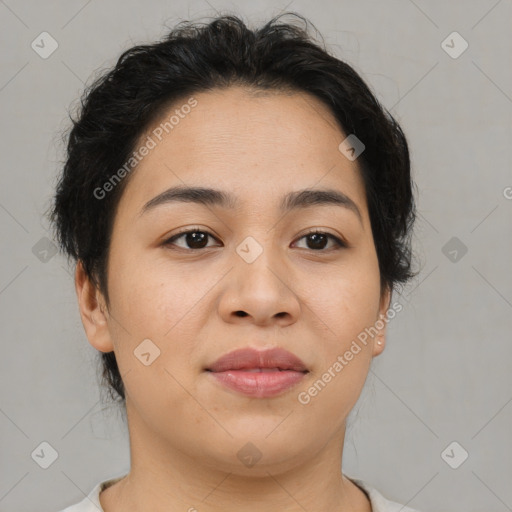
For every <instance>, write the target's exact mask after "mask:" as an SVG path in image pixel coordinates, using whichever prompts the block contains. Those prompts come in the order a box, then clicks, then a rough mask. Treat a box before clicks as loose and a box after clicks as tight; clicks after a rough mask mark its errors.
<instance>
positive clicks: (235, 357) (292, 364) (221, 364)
mask: <svg viewBox="0 0 512 512" xmlns="http://www.w3.org/2000/svg"><path fill="white" fill-rule="evenodd" d="M260 369H261V370H263V371H266V370H274V371H275V370H281V371H285V370H293V371H296V372H307V371H308V369H307V368H306V365H305V364H304V362H303V361H302V360H301V359H300V358H299V357H297V356H296V355H295V354H292V353H291V352H288V350H285V349H283V348H272V349H268V350H263V351H259V350H255V349H251V348H242V349H238V350H234V351H233V352H229V353H228V354H225V355H223V356H222V357H221V358H219V359H217V361H215V363H213V364H212V365H211V366H210V367H208V368H206V370H207V371H211V372H225V371H227V370H251V371H258V370H260Z"/></svg>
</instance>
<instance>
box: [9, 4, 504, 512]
mask: <svg viewBox="0 0 512 512" xmlns="http://www.w3.org/2000/svg"><path fill="white" fill-rule="evenodd" d="M217 10H218V11H222V12H225V11H226V10H228V11H230V12H235V13H238V14H241V15H243V16H244V18H245V19H246V20H249V21H250V22H251V23H253V24H255V25H259V24H260V23H261V22H263V21H265V20H267V19H268V18H269V17H270V16H271V15H275V14H278V13H279V12H281V11H283V10H292V11H296V12H298V13H300V14H303V15H305V16H306V17H308V18H309V19H310V20H311V21H312V22H313V23H314V24H315V26H316V27H317V29H318V30H319V32H320V33H321V34H322V35H323V37H324V39H325V43H326V44H327V45H328V47H330V48H331V49H332V51H334V52H335V53H336V55H337V56H338V57H340V58H343V59H345V60H347V61H348V62H349V63H350V64H352V65H353V66H354V67H355V68H356V70H358V71H359V72H360V73H361V74H362V76H363V78H365V79H366V80H367V81H368V83H369V84H370V85H371V86H372V88H373V89H374V91H375V93H376V94H377V96H378V98H379V99H380V100H381V101H382V102H383V104H384V105H385V106H386V107H387V108H388V109H390V110H391V112H392V113H393V114H394V115H395V116H396V117H397V119H398V120H399V122H400V123H401V124H402V127H403V128H404V130H405V132H406V134H407V135H408V138H409V142H410V146H411V152H412V163H413V172H414V178H415V180H416V182H417V184H418V188H419V191H420V194H419V197H418V213H419V218H418V222H417V225H416V229H415V234H414V244H415V251H416V254H417V258H418V262H419V265H420V266H421V273H420V275H419V276H418V278H417V279H416V280H415V281H414V282H412V283H411V284H410V285H409V286H408V287H407V288H406V289H405V290H404V291H403V293H402V294H401V295H395V296H394V300H399V301H400V302H401V303H402V304H403V305H404V310H403V311H402V312H401V313H400V314H399V315H398V316H397V317H396V318H395V319H394V320H393V321H392V322H391V324H390V325H389V331H388V332H389V336H388V346H387V348H386V350H385V352H384V354H383V355H382V356H380V357H379V358H377V359H376V360H375V361H374V365H373V367H372V371H371V373H370V375H369V378H368V381H367V384H366V387H365V390H364V391H363V395H362V397H361V399H360V401H359V402H358V405H357V406H356V408H355V410H354V411H353V415H352V416H351V423H350V428H349V431H348V434H347V440H346V445H345V454H344V472H345V473H346V474H348V475H349V476H353V477H358V478H362V479H364V480H366V481H368V482H369V483H371V484H372V485H374V486H375V487H377V488H378V489H379V490H380V491H381V492H382V493H383V494H384V495H385V496H387V497H388V498H390V499H393V500H396V501H399V502H401V503H408V504H409V506H412V507H415V508H418V509H420V510H421V511H422V512H427V511H454V512H456V511H460V512H462V511H464V512H473V511H483V510H485V511H486V512H492V511H495V512H502V511H506V510H512V486H510V482H511V479H512V440H511V425H512V403H511V402H512V377H511V371H510V363H511V361H512V359H511V356H512V343H511V341H512V340H511V334H510V333H511V328H512V320H511V317H512V273H511V271H510V263H511V261H512V258H511V256H512V242H511V239H512V237H511V235H512V199H511V197H512V189H511V188H507V187H512V172H511V169H512V166H511V156H510V155H511V151H510V145H511V140H512V138H511V135H512V133H511V132H512V123H511V119H512V72H511V64H510V62H511V60H510V56H511V55H512V33H511V26H512V24H511V21H512V2H511V1H510V0H501V1H496V0H473V1H466V2H462V1H460V2H445V1H441V0H435V1H430V2H427V1H425V0H421V1H420V0H415V1H414V2H413V1H412V0H396V1H395V0H394V1H385V2H377V1H374V2H369V1H357V2H356V1H353V2H347V1H336V2H335V1H325V0H324V1H319V2H317V3H316V4H314V5H313V4H312V3H310V2H305V1H300V0H295V1H292V2H289V3H287V2H270V1H261V2H260V3H258V4H255V3H254V2H249V1H243V2H238V3H236V4H235V3H232V2H225V1H221V0H216V1H215V2H211V3H210V4H209V3H207V2H206V1H203V0H198V1H190V2H186V3H182V4H178V3H177V2H166V1H163V0H152V1H145V2H136V1H134V0H130V1H126V0H123V1H121V0H115V1H114V0H108V1H103V2H99V1H89V2H87V1H79V0H73V1H71V0H67V1H64V0H61V1H46V2H37V1H35V0H33V1H19V0H18V1H15V0H5V1H2V0H0V38H1V42H2V53H1V57H0V58H1V60H2V67H1V72H0V106H1V109H2V115H1V117H0V123H1V129H2V132H1V133H2V137H1V138H0V145H1V146H0V149H1V155H2V159H1V179H2V186H1V188H0V227H1V230H2V234H1V240H2V265H1V267H0V314H1V324H0V325H1V329H2V357H1V358H0V371H1V373H0V378H1V381H0V384H1V386H0V394H1V399H0V430H1V432H2V437H1V446H0V449H1V454H0V510H1V511H7V510H9V511H11V510H16V511H29V510H30V511H33V510H38V511H40V512H50V511H56V510H59V509H60V508H63V507H64V506H66V505H69V504H71V503H74V502H77V501H79V500H81V499H83V497H84V494H85V493H88V492H89V491H90V489H91V488H92V486H93V485H94V484H95V483H97V482H98V481H100V480H103V479H106V478H110V477H112V476H117V475H119V474H123V473H124V472H125V471H126V470H127V469H128V467H129V453H128V449H127V448H128V445H127V434H126V429H125V427H124V426H123V423H122V421H121V419H120V415H119V414H118V413H116V410H115V408H112V407H108V406H105V405H104V404H103V403H102V402H101V401H100V392H99V389H98V385H97V375H96V372H97V370H96V368H97V366H96V352H95V350H94V349H93V348H92V347H91V346H90V345H89V344H88V342H87V340H86V337H85V334H84V332H83V329H82V325H81V321H80V317H79V314H78V307H77V304H76V297H75V292H74V287H73V281H72V277H71V275H70V273H69V269H68V268H67V266H66V262H65V260H64V259H63V258H62V257H61V256H59V255H56V256H52V255H51V252H46V253H45V252H44V251H45V247H46V248H48V247H49V248H50V249H51V244H49V242H48V241H47V240H45V238H44V237H49V236H50V235H49V234H48V226H47V222H46V221H45V220H44V219H43V218H42V215H43V212H44V211H45V209H46V208H47V207H48V204H49V200H50V197H51V194H52V187H53V185H54V180H55V176H56V173H57V171H58V169H59V166H60V161H61V160H62V158H63V152H62V149H63V148H62V145H61V144H59V137H60V132H61V131H62V130H64V129H65V128H66V127H67V126H68V120H67V113H66V112H67V109H68V108H69V107H70V105H72V103H73V102H74V101H75V102H76V100H77V98H78V97H79V94H80V93H81V91H82V90H83V88H84V84H88V83H90V81H91V80H92V78H93V76H94V72H96V71H98V70H99V69H104V68H105V67H107V66H110V65H112V64H114V62H115V60H116V59H117V57H118V55H119V54H120V53H121V51H122V50H124V49H126V48H128V47H129V46H132V45H133V44H136V43H142V42H146V41H150V40H154V39H156V38H159V37H161V36H163V35H164V33H165V30H166V28H165V24H167V25H168V26H172V25H174V24H175V23H176V22H178V21H180V20H181V19H190V18H193V19H196V18H198V17H203V16H212V15H215V13H216V11H217ZM43 31H47V32H49V33H50V34H51V35H52V37H53V38H55V40H56V41H57V42H58V45H59V46H58V49H57V50H56V51H55V52H54V53H53V54H52V55H51V56H50V57H48V58H47V59H42V58H41V57H40V56H39V55H38V54H37V53H36V52H35V51H34V50H33V49H32V48H31V43H32V41H33V40H35V39H36V38H37V36H38V35H39V34H40V33H41V32H43ZM453 31H457V32H458V33H460V35H461V36H462V37H463V38H464V39H465V40H466V41H467V42H468V43H469V47H468V49H467V50H466V51H465V52H464V53H462V54H461V55H460V56H458V58H452V57H451V56H450V55H448V53H446V51H445V50H444V49H443V47H442V44H441V43H442V42H443V41H444V40H445V39H446V38H447V36H448V35H449V34H451V33H452V32H453ZM448 44H449V45H450V46H453V48H452V50H451V51H457V50H459V49H460V48H461V46H460V40H459V41H458V40H454V42H453V43H452V42H451V40H450V39H448ZM453 237H456V240H451V239H452V238H453ZM41 240H42V241H41ZM45 244H46V246H45ZM446 244H448V245H446ZM464 246H465V247H466V248H467V253H466V254H465V255H463V256H462V257H461V255H462V251H461V248H463V247H464ZM34 247H35V248H34ZM454 249H455V250H456V251H457V256H455V253H454V252H453V250H454ZM450 251H452V252H451V254H450ZM454 259H455V260H456V261H452V260H454ZM43 441H46V442H48V443H50V445H51V446H52V447H53V448H54V449H55V450H56V451H57V452H58V458H57V460H56V461H55V462H54V463H53V464H52V465H51V466H50V467H49V468H48V469H42V468H41V467H40V466H39V465H38V464H37V463H36V462H35V461H34V459H33V458H32V457H31V454H32V452H33V451H34V450H35V449H36V448H37V447H38V446H39V445H40V443H41V442H43ZM453 441H457V442H458V443H459V445H460V446H461V447H462V448H460V447H458V446H456V447H455V449H454V450H453V451H450V450H448V454H449V456H450V457H449V458H448V460H450V462H451V463H452V464H453V465H454V464H455V463H456V462H460V460H461V456H462V454H463V452H462V449H464V450H466V451H467V452H468V454H469V456H468V458H467V460H466V461H465V462H464V463H463V464H462V465H460V467H458V469H453V468H452V467H450V466H449V465H448V464H447V463H446V462H445V460H443V458H442V456H441V453H442V452H443V451H444V450H445V448H446V447H447V446H448V445H449V444H450V443H452V442H453Z"/></svg>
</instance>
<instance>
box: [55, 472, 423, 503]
mask: <svg viewBox="0 0 512 512" xmlns="http://www.w3.org/2000/svg"><path fill="white" fill-rule="evenodd" d="M345 477H347V478H348V479H349V480H351V481H352V482H353V483H354V484H356V485H357V486H358V487H359V488H360V489H362V490H363V492H365V494H366V495H367V496H368V499H369V500H370V503H371V506H372V512H418V511H417V510H414V509H412V508H409V507H405V506H404V505H400V504H399V503H396V502H394V501H389V500H388V499H386V498H384V496H382V494H381V493H380V492H379V491H378V490H377V489H375V488H374V487H372V486H371V485H369V484H367V483H366V482H364V481H363V480H359V479H357V478H350V477H348V476H347V475H346V474H345ZM122 478H124V476H121V477H117V478H111V479H110V480H105V481H104V482H99V483H97V484H96V485H95V486H94V488H93V489H92V491H91V492H90V493H89V494H88V495H87V496H86V497H85V498H84V499H83V500H82V501H80V502H79V503H76V504H75V505H71V506H69V507H67V508H65V509H63V510H61V511H60V512H105V511H104V510H103V508H102V506H101V504H100V498H99V496H100V493H101V491H103V490H104V489H106V488H107V487H109V486H110V485H112V484H114V483H115V482H117V481H118V480H121V479H122Z"/></svg>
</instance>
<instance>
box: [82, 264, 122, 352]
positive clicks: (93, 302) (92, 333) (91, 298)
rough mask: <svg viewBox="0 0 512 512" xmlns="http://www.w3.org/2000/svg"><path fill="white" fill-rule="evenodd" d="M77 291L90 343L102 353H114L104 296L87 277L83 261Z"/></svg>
mask: <svg viewBox="0 0 512 512" xmlns="http://www.w3.org/2000/svg"><path fill="white" fill-rule="evenodd" d="M75 290H76V295H77V299H78V306H79V309H80V316H81V318H82V324H83V326H84V329H85V333H86V335H87V339H88V340H89V343H90V344H91V345H92V346H93V347H94V348H95V349H97V350H99V351H100V352H112V351H113V350H114V345H113V343H112V339H111V336H110V331H109V325H108V318H107V313H106V306H105V304H104V299H103V296H102V294H101V292H100V291H99V290H98V289H97V287H96V286H95V285H94V283H92V282H91V279H90V278H89V276H87V274H86V272H85V270H84V267H83V264H82V262H81V261H78V263H77V266H76V270H75Z"/></svg>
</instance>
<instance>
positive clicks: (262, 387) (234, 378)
mask: <svg viewBox="0 0 512 512" xmlns="http://www.w3.org/2000/svg"><path fill="white" fill-rule="evenodd" d="M206 371H208V372H210V375H212V377H214V378H215V379H216V380H217V381H219V382H220V383H222V384H223V385H225V386H226V387H228V388H230V389H233V390H235V391H238V392H240V393H243V394H245V395H248V396H252V397H258V398H265V397H271V396H276V395H279V394H281V393H282V392H284V391H285V390H287V389H288V388H290V387H292V386H293V385H295V384H296V383H297V382H299V381H300V380H302V379H303V378H304V375H305V374H306V373H308V369H307V368H306V366H305V364H304V363H303V362H302V361H301V359H299V358H298V357H297V356H295V355H294V354H292V353H291V352H288V351H287V350H284V349H282V348H273V349H269V350H264V351H259V350H255V349H251V348H244V349H239V350H235V351H233V352H229V353H228V354H225V355H224V356H222V357H221V358H220V359H218V360H217V361H216V362H215V363H214V364H212V365H211V366H210V367H209V368H206Z"/></svg>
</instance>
